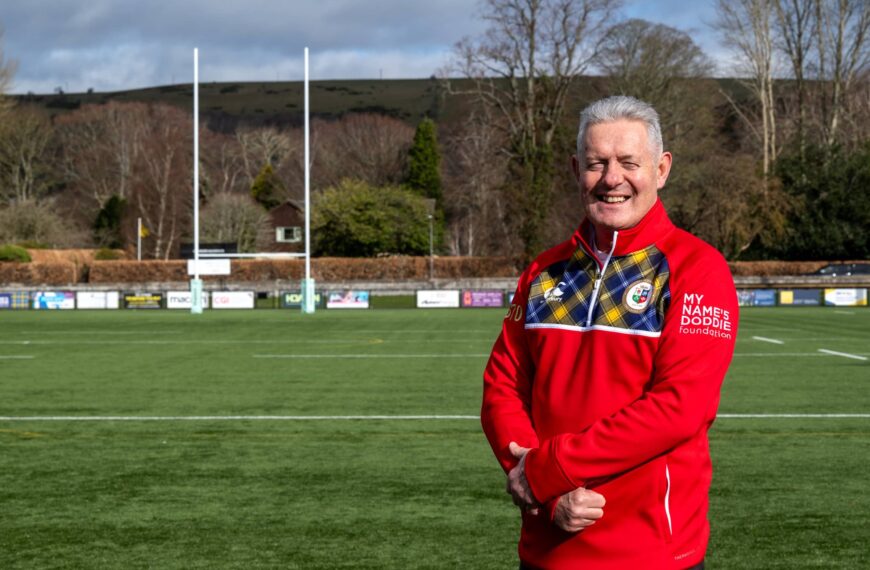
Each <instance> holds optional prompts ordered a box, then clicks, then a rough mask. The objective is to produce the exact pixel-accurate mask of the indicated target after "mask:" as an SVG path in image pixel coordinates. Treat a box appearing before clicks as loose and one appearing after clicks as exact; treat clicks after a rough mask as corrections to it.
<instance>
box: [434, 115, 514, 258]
mask: <svg viewBox="0 0 870 570" xmlns="http://www.w3.org/2000/svg"><path fill="white" fill-rule="evenodd" d="M485 111H486V109H482V110H478V111H476V112H472V114H471V115H470V116H469V117H468V118H467V119H466V121H465V122H464V124H463V125H462V126H461V127H460V129H459V130H458V132H455V133H453V134H451V135H449V136H448V137H447V138H446V139H445V145H444V147H445V148H447V149H449V152H447V153H446V154H445V170H446V174H447V177H446V180H445V185H444V188H445V195H444V204H445V213H446V214H447V219H448V220H449V225H448V237H447V245H448V247H449V249H450V252H451V254H452V255H468V256H471V255H503V253H504V251H505V249H509V248H510V246H511V242H512V241H514V236H513V234H512V232H511V231H510V229H509V228H508V226H507V223H506V214H505V211H506V205H505V203H504V200H505V195H504V193H502V192H499V189H500V188H501V187H502V186H503V185H504V181H505V177H506V176H507V170H508V169H507V156H506V155H505V154H503V153H500V152H499V149H500V148H501V146H502V145H503V141H502V140H500V139H501V136H500V135H501V133H499V131H498V130H497V129H496V128H495V126H494V125H493V123H492V121H491V120H490V118H489V117H488V116H487V115H486V112H485Z"/></svg>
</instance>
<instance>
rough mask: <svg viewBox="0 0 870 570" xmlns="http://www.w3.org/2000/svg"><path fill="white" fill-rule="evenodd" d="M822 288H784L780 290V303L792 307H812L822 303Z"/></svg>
mask: <svg viewBox="0 0 870 570" xmlns="http://www.w3.org/2000/svg"><path fill="white" fill-rule="evenodd" d="M821 299H822V290H821V289H782V290H780V292H779V304H780V305H786V306H791V307H796V306H803V307H812V306H818V305H821V304H822V302H821Z"/></svg>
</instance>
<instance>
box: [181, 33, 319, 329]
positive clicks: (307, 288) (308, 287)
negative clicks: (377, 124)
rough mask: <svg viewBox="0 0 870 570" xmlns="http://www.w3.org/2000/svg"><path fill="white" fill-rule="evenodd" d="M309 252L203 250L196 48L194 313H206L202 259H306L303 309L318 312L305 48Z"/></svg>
mask: <svg viewBox="0 0 870 570" xmlns="http://www.w3.org/2000/svg"><path fill="white" fill-rule="evenodd" d="M304 97H305V252H304V253H268V252H263V253H200V251H199V48H193V267H194V270H193V279H191V280H190V300H191V306H190V312H191V314H201V313H202V279H200V264H199V260H200V258H203V259H208V258H227V259H229V258H254V259H256V258H262V259H269V258H278V259H282V258H295V257H304V258H305V277H304V278H303V279H302V291H301V293H302V312H303V313H306V314H312V313H314V308H315V304H314V290H315V289H314V279H312V277H311V159H310V156H311V152H310V140H311V138H310V123H309V98H308V48H307V47H306V48H305V82H304Z"/></svg>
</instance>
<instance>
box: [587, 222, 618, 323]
mask: <svg viewBox="0 0 870 570" xmlns="http://www.w3.org/2000/svg"><path fill="white" fill-rule="evenodd" d="M618 236H619V232H613V241H612V243H611V245H610V252H609V253H608V254H607V259H605V260H604V264H603V265H602V266H601V267H598V275H597V276H596V277H595V285H594V286H593V287H592V299H591V300H590V301H589V314H587V315H586V326H587V327H590V326H592V317H593V316H594V313H595V302H596V301H597V300H598V291H599V289H601V280H602V278H603V277H604V272H605V271H607V266H608V265H610V258H611V257H613V252H614V251H615V250H616V238H617V237H618ZM592 247H595V246H594V245H593V246H592ZM592 255H593V256H595V257H596V258H597V257H598V256H596V255H595V252H594V251H593V252H592ZM595 265H596V267H597V266H598V263H596V264H595Z"/></svg>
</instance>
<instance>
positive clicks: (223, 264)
mask: <svg viewBox="0 0 870 570" xmlns="http://www.w3.org/2000/svg"><path fill="white" fill-rule="evenodd" d="M197 267H199V274H200V275H229V274H230V260H229V259H200V260H199V264H197V262H196V260H195V259H188V260H187V274H188V275H195V274H196V268H197Z"/></svg>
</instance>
